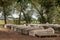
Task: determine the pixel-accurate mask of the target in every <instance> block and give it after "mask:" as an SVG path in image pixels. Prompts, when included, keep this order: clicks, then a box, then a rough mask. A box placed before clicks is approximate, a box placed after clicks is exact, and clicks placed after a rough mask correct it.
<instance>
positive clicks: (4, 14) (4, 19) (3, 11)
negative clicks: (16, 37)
mask: <svg viewBox="0 0 60 40" xmlns="http://www.w3.org/2000/svg"><path fill="white" fill-rule="evenodd" d="M3 14H4V22H5V24H7V21H6V12H5V7H3Z"/></svg>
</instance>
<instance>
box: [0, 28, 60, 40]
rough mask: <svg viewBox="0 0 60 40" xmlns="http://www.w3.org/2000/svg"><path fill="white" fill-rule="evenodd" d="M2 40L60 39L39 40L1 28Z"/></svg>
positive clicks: (59, 39)
mask: <svg viewBox="0 0 60 40" xmlns="http://www.w3.org/2000/svg"><path fill="white" fill-rule="evenodd" d="M0 40H60V37H52V38H38V37H32V36H28V35H21V34H20V33H17V32H14V31H12V30H9V29H6V28H0Z"/></svg>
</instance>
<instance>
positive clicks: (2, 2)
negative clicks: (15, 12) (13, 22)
mask: <svg viewBox="0 0 60 40" xmlns="http://www.w3.org/2000/svg"><path fill="white" fill-rule="evenodd" d="M13 3H14V0H0V6H1V7H2V8H3V14H4V21H5V24H6V23H7V22H6V15H7V13H6V10H7V8H8V7H9V6H11V5H12V4H13Z"/></svg>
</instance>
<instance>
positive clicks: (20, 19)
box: [19, 11, 21, 24]
mask: <svg viewBox="0 0 60 40" xmlns="http://www.w3.org/2000/svg"><path fill="white" fill-rule="evenodd" d="M19 24H21V11H20V14H19Z"/></svg>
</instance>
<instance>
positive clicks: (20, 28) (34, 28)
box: [5, 24, 55, 36]
mask: <svg viewBox="0 0 60 40" xmlns="http://www.w3.org/2000/svg"><path fill="white" fill-rule="evenodd" d="M43 26H49V25H46V24H44V25H43V24H35V25H33V24H31V25H30V24H29V25H28V26H26V25H14V24H6V25H5V28H10V29H11V30H13V31H17V32H20V33H21V34H26V35H31V36H35V35H38V36H40V35H47V34H48V35H50V34H54V32H55V31H54V29H53V28H50V27H49V28H47V29H44V27H43Z"/></svg>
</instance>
